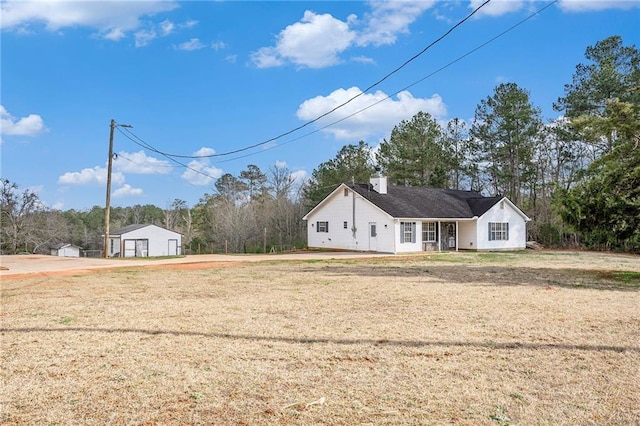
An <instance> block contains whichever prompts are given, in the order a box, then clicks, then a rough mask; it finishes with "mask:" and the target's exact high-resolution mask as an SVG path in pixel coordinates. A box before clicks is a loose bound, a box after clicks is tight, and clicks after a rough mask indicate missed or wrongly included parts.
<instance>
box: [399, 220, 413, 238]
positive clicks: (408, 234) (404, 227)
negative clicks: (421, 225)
mask: <svg viewBox="0 0 640 426" xmlns="http://www.w3.org/2000/svg"><path fill="white" fill-rule="evenodd" d="M400 242H401V243H415V242H416V223H415V222H400Z"/></svg>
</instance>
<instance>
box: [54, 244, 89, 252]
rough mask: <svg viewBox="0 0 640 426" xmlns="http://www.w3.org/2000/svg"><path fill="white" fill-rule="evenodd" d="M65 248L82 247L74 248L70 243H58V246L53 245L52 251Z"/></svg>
mask: <svg viewBox="0 0 640 426" xmlns="http://www.w3.org/2000/svg"><path fill="white" fill-rule="evenodd" d="M65 247H75V248H78V249H79V248H82V247H78V246H74V245H73V244H70V243H58V244H54V245H52V246H51V249H53V250H60V249H62V248H65Z"/></svg>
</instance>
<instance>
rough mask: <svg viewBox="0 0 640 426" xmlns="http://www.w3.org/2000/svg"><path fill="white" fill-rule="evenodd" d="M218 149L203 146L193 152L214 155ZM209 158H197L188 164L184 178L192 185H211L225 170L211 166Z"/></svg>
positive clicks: (199, 154) (202, 155) (201, 154)
mask: <svg viewBox="0 0 640 426" xmlns="http://www.w3.org/2000/svg"><path fill="white" fill-rule="evenodd" d="M215 153H216V151H215V150H214V149H213V148H207V147H203V148H200V149H199V150H197V151H196V152H194V153H193V155H194V156H197V157H199V156H201V157H204V156H207V155H213V154H215ZM210 161H211V160H210V159H209V158H197V159H195V160H192V161H190V162H189V164H188V166H189V167H188V168H187V170H185V171H184V173H183V174H182V179H184V180H186V181H187V182H189V183H190V184H191V185H196V186H206V185H210V184H211V183H212V182H213V181H214V180H216V179H218V178H219V177H220V176H222V173H223V170H222V169H219V168H217V167H215V166H211V165H209V164H210Z"/></svg>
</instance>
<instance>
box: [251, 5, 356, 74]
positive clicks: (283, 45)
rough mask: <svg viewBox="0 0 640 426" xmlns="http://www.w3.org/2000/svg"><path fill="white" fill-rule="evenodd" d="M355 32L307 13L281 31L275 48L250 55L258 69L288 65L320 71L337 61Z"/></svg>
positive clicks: (325, 17)
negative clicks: (289, 63)
mask: <svg viewBox="0 0 640 426" xmlns="http://www.w3.org/2000/svg"><path fill="white" fill-rule="evenodd" d="M355 38H356V33H355V32H353V31H351V30H350V29H349V25H348V23H346V22H343V21H340V20H339V19H336V18H334V17H333V16H331V15H330V14H323V15H318V14H315V13H314V12H312V11H309V10H307V11H306V12H305V13H304V16H303V17H302V19H301V20H300V22H296V23H295V24H292V25H289V26H288V27H286V28H285V29H284V30H282V31H281V32H280V34H279V35H278V37H277V41H276V45H275V46H274V47H263V48H261V49H259V50H258V51H256V52H253V53H252V54H251V59H252V60H253V62H254V63H255V64H256V66H257V67H258V68H268V67H274V66H279V65H283V64H284V63H286V62H291V63H293V64H295V65H298V66H302V67H308V68H322V67H327V66H331V65H335V64H337V63H338V62H340V58H339V56H338V55H339V54H340V53H342V52H343V51H345V50H346V49H347V48H349V46H351V44H352V42H353V40H354V39H355Z"/></svg>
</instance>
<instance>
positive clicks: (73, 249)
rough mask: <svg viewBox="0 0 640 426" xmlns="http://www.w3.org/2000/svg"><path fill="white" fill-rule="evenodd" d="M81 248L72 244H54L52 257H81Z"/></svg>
mask: <svg viewBox="0 0 640 426" xmlns="http://www.w3.org/2000/svg"><path fill="white" fill-rule="evenodd" d="M80 250H81V248H80V247H78V246H74V245H72V244H65V243H60V244H54V245H52V246H51V256H59V257H80Z"/></svg>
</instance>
